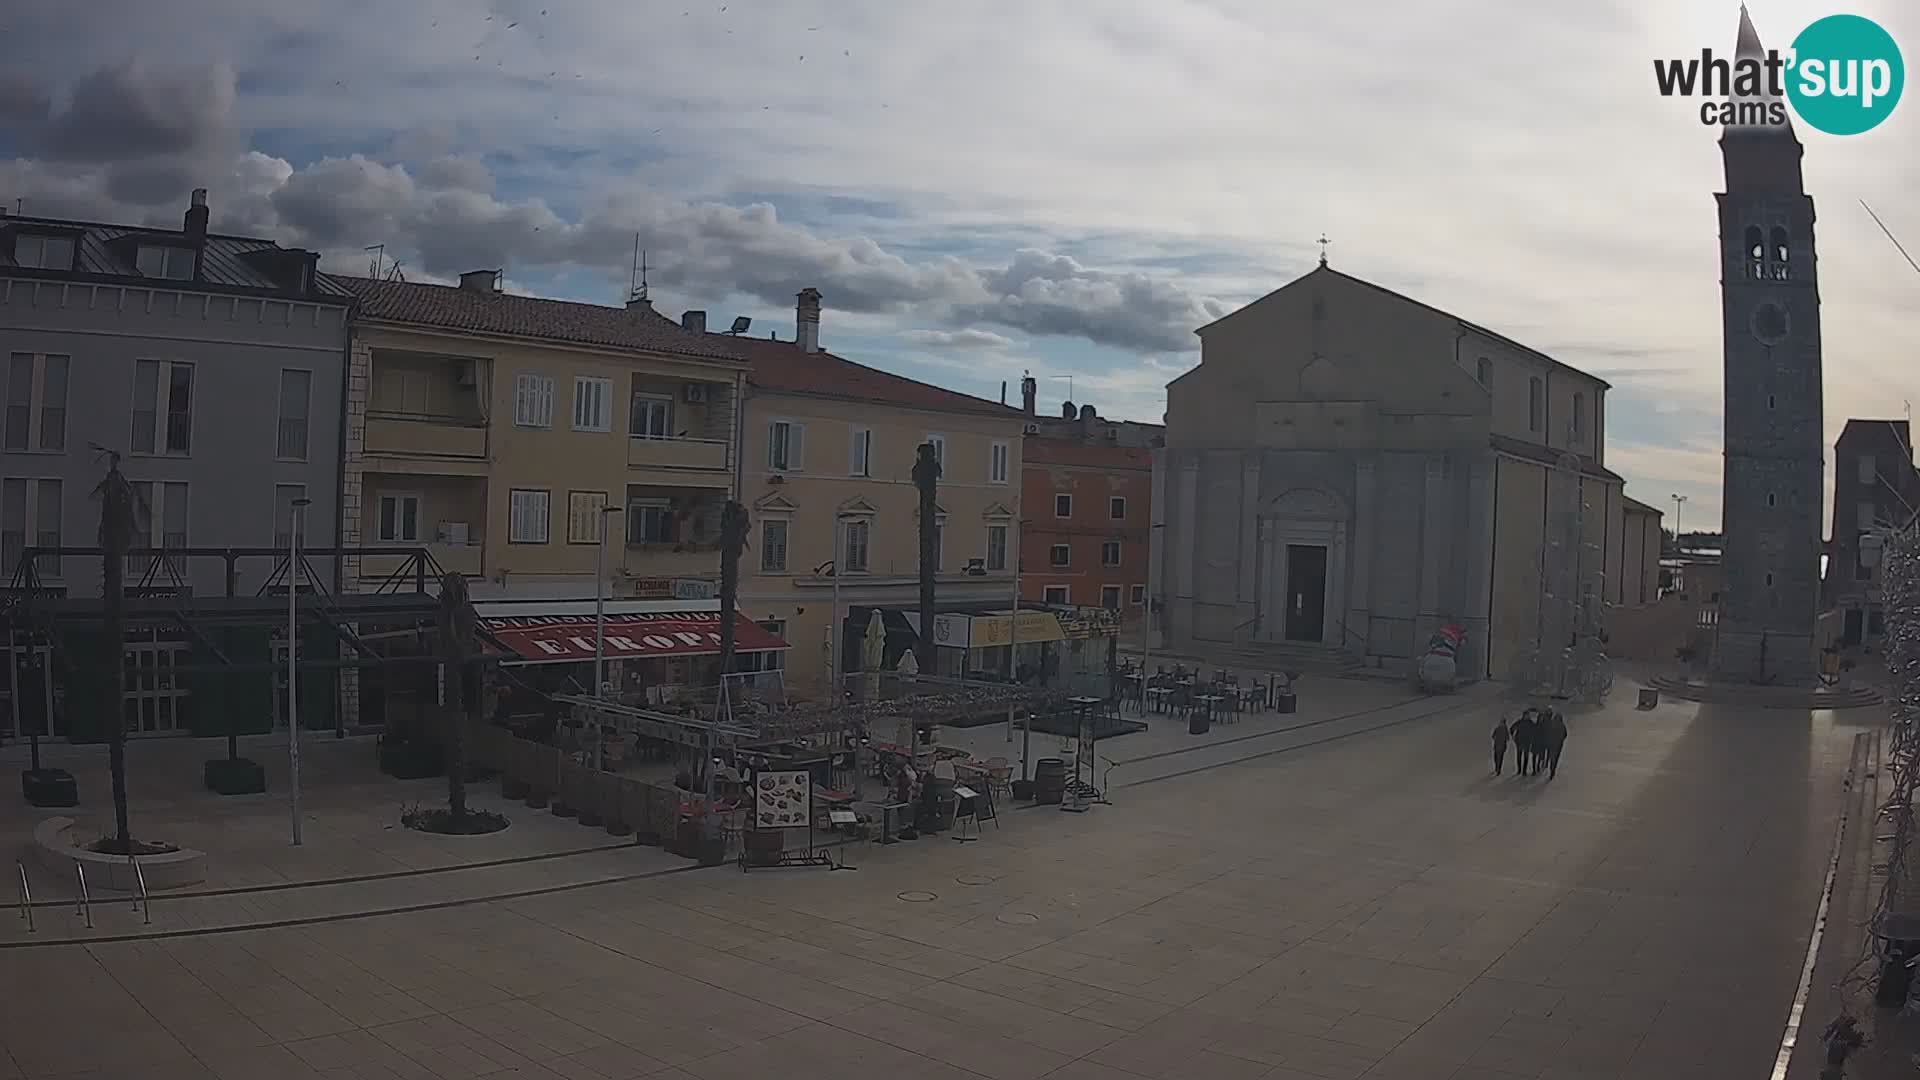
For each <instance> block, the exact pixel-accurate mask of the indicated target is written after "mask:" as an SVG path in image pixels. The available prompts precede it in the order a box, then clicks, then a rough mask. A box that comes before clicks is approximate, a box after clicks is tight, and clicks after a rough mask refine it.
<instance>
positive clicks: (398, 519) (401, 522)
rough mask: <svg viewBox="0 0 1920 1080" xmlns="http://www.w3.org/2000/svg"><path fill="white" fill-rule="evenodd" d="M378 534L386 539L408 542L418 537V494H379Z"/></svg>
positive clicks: (382, 538)
mask: <svg viewBox="0 0 1920 1080" xmlns="http://www.w3.org/2000/svg"><path fill="white" fill-rule="evenodd" d="M378 535H379V538H380V539H381V540H386V541H409V542H410V541H414V540H418V539H420V496H418V495H403V494H393V495H382V496H380V522H379V528H378Z"/></svg>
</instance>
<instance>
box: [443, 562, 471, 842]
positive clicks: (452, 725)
mask: <svg viewBox="0 0 1920 1080" xmlns="http://www.w3.org/2000/svg"><path fill="white" fill-rule="evenodd" d="M439 621H440V646H441V647H440V655H441V656H443V657H445V659H444V660H443V661H442V663H441V669H440V670H441V671H442V672H444V675H443V677H442V679H441V682H442V683H443V685H444V687H445V690H444V693H443V697H444V698H445V700H446V706H445V709H444V711H443V713H442V717H443V719H444V721H445V723H444V727H445V728H446V740H447V743H446V745H447V813H448V814H449V815H450V816H451V817H452V818H453V820H454V821H455V822H461V821H465V820H466V819H467V710H466V690H467V686H466V682H467V664H468V658H469V657H470V656H471V655H472V652H473V649H472V646H473V606H472V605H471V604H469V603H467V579H466V578H465V577H464V576H462V575H460V574H458V573H452V574H448V575H447V576H445V577H444V578H442V579H441V580H440V620H439Z"/></svg>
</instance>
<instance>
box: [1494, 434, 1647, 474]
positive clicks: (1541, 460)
mask: <svg viewBox="0 0 1920 1080" xmlns="http://www.w3.org/2000/svg"><path fill="white" fill-rule="evenodd" d="M1487 442H1488V443H1489V444H1490V445H1491V446H1492V447H1493V450H1494V452H1495V453H1497V454H1505V455H1507V456H1508V457H1516V458H1519V459H1521V460H1523V461H1531V462H1533V463H1534V464H1536V465H1545V466H1548V467H1550V468H1552V467H1557V466H1558V465H1559V464H1560V451H1558V450H1555V449H1552V448H1551V447H1546V446H1541V445H1540V444H1539V443H1532V442H1527V441H1526V440H1525V439H1515V438H1512V437H1510V436H1507V435H1490V436H1488V437H1487ZM1574 456H1575V457H1578V458H1579V459H1580V475H1582V476H1591V477H1593V478H1594V479H1596V480H1614V481H1618V482H1619V483H1622V484H1624V483H1626V480H1625V479H1624V478H1622V477H1621V475H1620V474H1619V473H1617V472H1614V471H1613V470H1611V469H1609V468H1607V467H1606V466H1604V465H1602V464H1600V463H1599V462H1597V461H1595V460H1593V459H1592V458H1590V457H1588V456H1586V455H1585V454H1576V455H1574Z"/></svg>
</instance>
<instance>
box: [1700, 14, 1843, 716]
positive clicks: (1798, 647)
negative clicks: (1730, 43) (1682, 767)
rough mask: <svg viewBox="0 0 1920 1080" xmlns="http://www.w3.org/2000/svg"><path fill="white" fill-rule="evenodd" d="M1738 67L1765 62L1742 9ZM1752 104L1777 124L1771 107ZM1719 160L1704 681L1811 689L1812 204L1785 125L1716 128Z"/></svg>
mask: <svg viewBox="0 0 1920 1080" xmlns="http://www.w3.org/2000/svg"><path fill="white" fill-rule="evenodd" d="M1738 55H1739V57H1740V58H1742V59H1746V58H1757V59H1764V57H1765V53H1764V50H1762V48H1761V46H1760V38H1759V35H1758V34H1757V33H1755V31H1754V29H1753V23H1752V21H1751V20H1750V19H1749V18H1748V16H1747V12H1746V9H1745V8H1744V7H1743V8H1741V11H1740V37H1739V50H1738ZM1761 104H1763V105H1770V106H1771V108H1772V110H1773V112H1772V115H1777V116H1780V117H1782V118H1784V117H1785V115H1786V113H1785V110H1784V103H1780V102H1778V101H1777V98H1774V99H1771V101H1768V102H1762V103H1761ZM1767 111H1768V110H1767V109H1760V110H1743V113H1742V115H1745V116H1748V117H1753V116H1757V115H1764V114H1766V112H1767ZM1720 153H1721V157H1722V159H1723V160H1724V162H1725V165H1726V188H1727V189H1726V192H1725V193H1724V194H1721V195H1719V196H1718V197H1717V198H1718V200H1719V204H1720V299H1721V333H1722V335H1723V341H1724V343H1725V345H1724V374H1725V380H1726V388H1725V397H1724V407H1725V411H1726V429H1725V436H1726V460H1725V466H1724V470H1725V471H1724V474H1723V480H1722V484H1721V499H1722V504H1721V506H1722V509H1721V525H1720V532H1721V545H1722V546H1721V586H1720V622H1719V625H1718V629H1717V631H1716V636H1715V642H1714V656H1713V677H1714V679H1715V681H1718V682H1724V683H1765V684H1778V685H1786V686H1798V685H1811V684H1813V683H1814V682H1815V681H1816V676H1817V671H1818V668H1817V665H1816V663H1815V659H1814V655H1813V642H1814V625H1815V622H1816V620H1817V618H1818V616H1819V596H1820V552H1821V547H1822V544H1821V528H1820V521H1821V504H1822V494H1823V483H1824V479H1825V476H1826V461H1825V456H1824V454H1825V446H1826V439H1825V432H1824V422H1823V415H1822V412H1821V401H1820V291H1819V287H1818V281H1817V276H1816V275H1817V270H1818V267H1817V265H1816V262H1815V258H1814V246H1813V221H1814V214H1813V200H1812V199H1811V198H1810V197H1809V196H1808V195H1807V194H1806V190H1805V187H1804V185H1803V183H1802V179H1801V171H1800V157H1801V146H1800V140H1799V139H1798V138H1796V137H1795V135H1794V133H1793V127H1792V125H1791V124H1790V123H1788V122H1785V121H1784V119H1783V122H1781V123H1779V124H1770V123H1764V122H1762V123H1748V124H1743V125H1739V126H1729V127H1727V128H1725V129H1724V132H1723V134H1722V135H1721V138H1720Z"/></svg>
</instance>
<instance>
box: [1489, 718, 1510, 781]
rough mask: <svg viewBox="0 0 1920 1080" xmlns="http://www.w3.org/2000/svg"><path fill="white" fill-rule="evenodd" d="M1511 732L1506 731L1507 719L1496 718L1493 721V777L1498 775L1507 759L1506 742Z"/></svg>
mask: <svg viewBox="0 0 1920 1080" xmlns="http://www.w3.org/2000/svg"><path fill="white" fill-rule="evenodd" d="M1511 737H1512V732H1510V731H1508V730H1507V718H1506V717H1504V716H1501V717H1496V718H1495V719H1494V721H1493V775H1495V776H1499V775H1500V766H1501V764H1502V763H1503V762H1505V761H1506V759H1507V740H1508V739H1510V738H1511Z"/></svg>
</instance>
